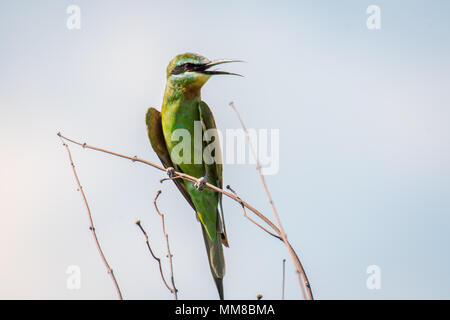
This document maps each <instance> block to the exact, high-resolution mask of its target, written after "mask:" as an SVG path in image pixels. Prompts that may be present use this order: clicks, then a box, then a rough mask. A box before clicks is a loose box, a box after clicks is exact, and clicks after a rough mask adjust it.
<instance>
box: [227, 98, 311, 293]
mask: <svg viewBox="0 0 450 320" xmlns="http://www.w3.org/2000/svg"><path fill="white" fill-rule="evenodd" d="M229 105H230V107H231V108H232V109H233V110H234V112H235V113H236V115H237V117H238V119H239V122H240V123H241V126H242V129H243V130H244V132H245V135H246V136H247V141H248V144H249V147H250V151H251V153H252V156H253V158H254V160H255V162H256V170H258V174H259V177H260V178H261V183H262V185H263V188H264V191H265V193H266V196H267V199H268V200H269V204H270V207H271V208H272V212H273V215H274V217H275V220H276V222H277V227H278V229H279V232H278V233H279V235H280V236H281V238H282V239H283V242H284V243H285V245H286V247H287V249H288V251H289V255H290V256H291V259H292V262H293V263H294V266H295V269H296V271H297V277H298V281H299V284H300V289H301V292H302V295H303V298H305V292H304V288H303V285H302V283H303V284H304V285H305V287H306V291H307V293H308V299H309V300H312V299H313V294H312V291H311V286H310V284H309V281H308V277H307V276H306V272H305V270H304V269H303V265H302V263H301V262H300V259H299V258H298V256H297V253H296V252H295V251H294V249H293V248H292V246H291V244H290V243H289V242H288V240H287V236H286V233H285V232H284V229H283V225H282V224H281V220H280V217H279V215H278V212H277V209H276V208H275V204H274V203H273V200H272V196H271V195H270V192H269V189H268V188H267V184H266V180H265V179H264V175H263V174H262V171H261V165H260V163H259V160H258V156H257V155H256V152H255V150H254V148H253V145H252V142H251V139H250V136H249V134H248V130H247V128H246V127H245V124H244V122H243V121H242V118H241V116H240V114H239V112H238V110H237V109H236V107H235V106H234V103H233V102H230V103H229ZM302 276H303V281H302Z"/></svg>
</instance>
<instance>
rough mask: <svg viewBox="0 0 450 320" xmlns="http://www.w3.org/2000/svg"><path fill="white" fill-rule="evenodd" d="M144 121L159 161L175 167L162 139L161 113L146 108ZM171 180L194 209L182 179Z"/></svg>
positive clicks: (167, 166)
mask: <svg viewBox="0 0 450 320" xmlns="http://www.w3.org/2000/svg"><path fill="white" fill-rule="evenodd" d="M145 122H146V124H147V133H148V138H149V139H150V144H151V145H152V148H153V150H154V151H155V152H156V154H157V155H158V158H159V160H161V163H162V164H163V166H164V167H165V168H169V167H172V168H175V167H174V165H173V163H172V160H171V159H170V155H169V151H168V150H167V146H166V140H164V134H163V131H162V125H161V113H160V112H159V111H158V110H156V109H155V108H148V110H147V114H146V116H145ZM176 169H177V171H181V170H180V169H179V168H176ZM172 181H173V182H174V183H175V185H176V186H177V187H178V190H180V192H181V194H182V195H183V196H184V198H185V199H186V200H187V202H188V203H189V204H190V205H191V207H192V209H194V211H195V207H194V204H193V203H192V200H191V196H190V195H189V192H188V191H187V189H186V186H185V185H184V183H183V180H181V179H174V180H172Z"/></svg>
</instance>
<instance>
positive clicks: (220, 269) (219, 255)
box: [200, 224, 225, 300]
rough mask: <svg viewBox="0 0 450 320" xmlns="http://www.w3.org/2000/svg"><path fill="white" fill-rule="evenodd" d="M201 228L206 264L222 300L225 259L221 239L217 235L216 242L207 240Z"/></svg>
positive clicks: (207, 237)
mask: <svg viewBox="0 0 450 320" xmlns="http://www.w3.org/2000/svg"><path fill="white" fill-rule="evenodd" d="M200 225H201V226H202V232H203V239H204V240H205V247H206V253H207V254H208V262H209V266H210V268H211V274H212V276H213V278H214V282H215V283H216V287H217V291H218V292H219V297H220V300H223V299H224V295H223V276H224V275H225V257H224V255H223V248H222V238H221V236H220V234H217V236H216V240H215V241H214V242H213V241H211V239H210V238H209V236H208V234H207V232H206V230H205V227H204V226H203V224H200Z"/></svg>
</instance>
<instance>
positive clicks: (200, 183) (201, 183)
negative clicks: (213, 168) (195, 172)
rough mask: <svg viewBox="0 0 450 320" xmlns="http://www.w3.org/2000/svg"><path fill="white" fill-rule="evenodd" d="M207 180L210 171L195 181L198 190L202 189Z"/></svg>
mask: <svg viewBox="0 0 450 320" xmlns="http://www.w3.org/2000/svg"><path fill="white" fill-rule="evenodd" d="M206 182H208V173H207V174H206V175H205V176H204V177H201V178H200V179H198V180H197V182H196V183H194V187H195V188H196V189H197V190H199V191H201V190H203V188H204V187H205V184H206Z"/></svg>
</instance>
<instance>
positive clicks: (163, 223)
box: [153, 190, 178, 300]
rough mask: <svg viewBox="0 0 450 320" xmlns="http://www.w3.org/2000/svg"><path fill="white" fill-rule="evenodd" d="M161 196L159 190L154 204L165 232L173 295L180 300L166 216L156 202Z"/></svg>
mask: <svg viewBox="0 0 450 320" xmlns="http://www.w3.org/2000/svg"><path fill="white" fill-rule="evenodd" d="M160 194H161V190H158V192H157V193H156V196H155V199H153V204H154V205H155V209H156V212H157V213H158V214H159V216H160V217H161V224H162V231H163V234H164V238H165V239H166V246H167V256H168V257H169V264H170V279H171V281H172V287H173V295H174V297H175V300H178V289H177V287H176V286H175V278H174V276H173V262H172V258H173V255H172V253H171V252H170V246H169V235H168V234H167V233H166V224H165V221H164V214H162V213H161V211H159V208H158V205H157V204H156V201H157V200H158V197H159V195H160Z"/></svg>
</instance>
